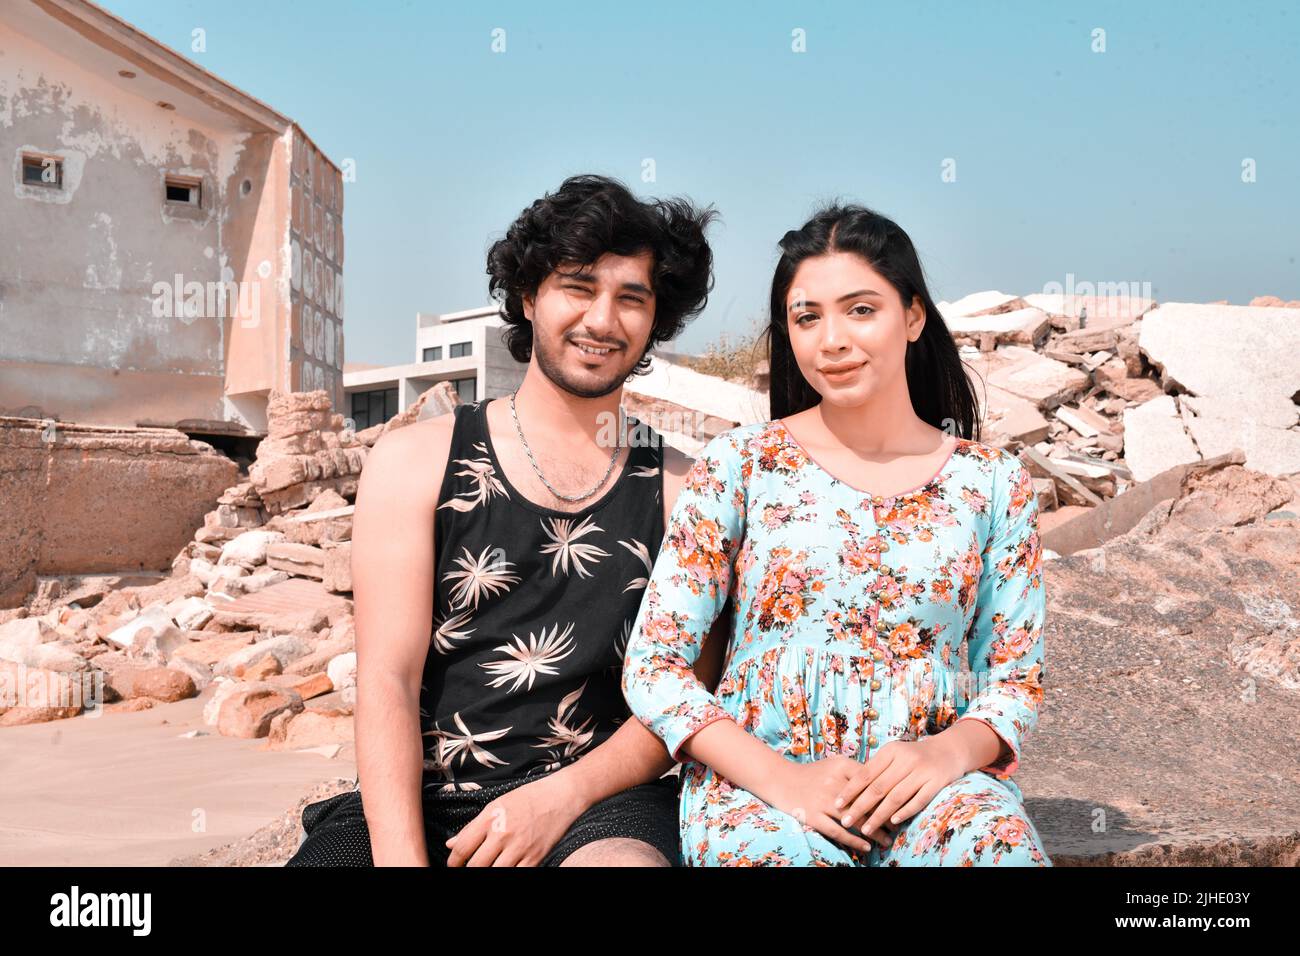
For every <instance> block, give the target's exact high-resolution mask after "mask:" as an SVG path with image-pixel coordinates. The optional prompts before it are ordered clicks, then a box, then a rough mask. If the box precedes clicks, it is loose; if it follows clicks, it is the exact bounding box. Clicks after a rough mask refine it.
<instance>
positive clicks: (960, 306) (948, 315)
mask: <svg viewBox="0 0 1300 956" xmlns="http://www.w3.org/2000/svg"><path fill="white" fill-rule="evenodd" d="M935 305H937V306H938V307H939V314H940V315H942V316H943V320H944V321H945V322H948V321H950V320H952V319H954V318H961V317H963V316H975V315H992V314H996V313H999V312H1014V311H1016V310H1017V309H1023V308H1025V307H1026V305H1027V303H1026V302H1025V300H1024V299H1022V298H1021V297H1020V296H1018V295H1008V294H1007V293H1005V292H996V291H992V290H989V291H986V292H972V293H971V294H970V295H966V296H962V297H961V298H960V299H958V300H957V301H956V302H936V303H935Z"/></svg>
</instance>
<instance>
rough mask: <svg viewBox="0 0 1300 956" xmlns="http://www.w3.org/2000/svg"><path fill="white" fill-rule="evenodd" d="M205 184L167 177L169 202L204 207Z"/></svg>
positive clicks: (194, 180)
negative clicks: (203, 193)
mask: <svg viewBox="0 0 1300 956" xmlns="http://www.w3.org/2000/svg"><path fill="white" fill-rule="evenodd" d="M202 192H203V184H202V183H201V182H199V181H198V180H197V179H183V178H181V177H179V176H168V177H167V201H168V202H172V203H180V204H181V205H184V206H200V205H202Z"/></svg>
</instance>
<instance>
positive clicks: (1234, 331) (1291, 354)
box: [1138, 302, 1300, 428]
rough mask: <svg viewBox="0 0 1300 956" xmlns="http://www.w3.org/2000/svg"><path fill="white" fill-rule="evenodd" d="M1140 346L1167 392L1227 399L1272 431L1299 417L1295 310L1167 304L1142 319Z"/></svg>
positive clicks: (1299, 341)
mask: <svg viewBox="0 0 1300 956" xmlns="http://www.w3.org/2000/svg"><path fill="white" fill-rule="evenodd" d="M1138 346H1139V348H1141V350H1142V352H1143V354H1145V355H1146V356H1147V358H1148V360H1149V361H1150V362H1151V363H1152V365H1154V366H1155V367H1156V368H1157V369H1158V370H1159V371H1160V373H1161V381H1162V383H1163V384H1164V386H1165V389H1166V390H1167V391H1168V390H1170V389H1174V388H1176V389H1177V390H1181V391H1186V392H1190V393H1191V394H1193V395H1197V396H1201V397H1203V398H1205V397H1215V398H1221V399H1225V400H1228V401H1230V402H1232V403H1233V407H1234V408H1235V410H1236V411H1235V414H1236V415H1237V416H1238V417H1239V418H1241V417H1244V416H1247V415H1249V416H1252V417H1253V418H1254V419H1255V420H1256V421H1257V422H1259V423H1260V424H1261V425H1269V426H1272V427H1275V428H1290V427H1291V426H1293V425H1295V424H1296V422H1297V417H1298V416H1300V410H1297V408H1296V405H1295V401H1294V396H1295V395H1296V393H1297V392H1300V362H1297V361H1296V358H1295V357H1296V355H1297V354H1298V353H1300V309H1285V308H1252V307H1251V306H1234V305H1202V304H1199V303H1191V302H1166V303H1164V304H1162V305H1160V306H1159V307H1158V308H1156V309H1153V310H1152V311H1151V312H1149V313H1148V314H1147V315H1146V316H1145V317H1144V318H1143V320H1142V331H1141V334H1140V335H1139V338H1138ZM1225 417H1226V416H1225Z"/></svg>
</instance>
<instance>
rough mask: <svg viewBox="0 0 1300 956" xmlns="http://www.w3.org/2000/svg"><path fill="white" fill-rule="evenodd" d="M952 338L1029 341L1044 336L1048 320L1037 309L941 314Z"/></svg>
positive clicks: (1032, 342)
mask: <svg viewBox="0 0 1300 956" xmlns="http://www.w3.org/2000/svg"><path fill="white" fill-rule="evenodd" d="M944 321H945V323H946V324H947V326H948V330H949V331H950V332H952V334H953V338H954V339H956V340H957V341H958V342H959V343H960V342H973V343H979V342H993V343H996V344H998V345H1003V344H1008V343H1017V344H1021V345H1033V344H1035V343H1036V342H1039V341H1041V340H1043V339H1044V338H1046V337H1047V333H1048V331H1049V327H1050V325H1051V321H1050V320H1049V319H1048V317H1047V314H1046V313H1045V312H1042V311H1040V310H1039V309H1015V310H1014V311H1010V312H998V313H994V314H992V315H990V314H986V313H982V314H979V315H954V316H951V317H948V316H946V315H945V317H944Z"/></svg>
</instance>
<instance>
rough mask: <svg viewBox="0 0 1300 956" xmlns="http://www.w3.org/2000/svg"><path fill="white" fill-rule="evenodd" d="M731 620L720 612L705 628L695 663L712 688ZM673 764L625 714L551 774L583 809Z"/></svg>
mask: <svg viewBox="0 0 1300 956" xmlns="http://www.w3.org/2000/svg"><path fill="white" fill-rule="evenodd" d="M730 625H731V615H730V614H729V613H725V612H724V613H723V614H722V615H721V616H720V617H719V618H718V620H717V621H716V622H715V623H714V625H713V628H712V630H710V631H709V636H708V638H707V639H706V640H705V642H704V647H703V648H701V650H700V657H699V660H697V661H696V662H695V668H694V670H695V675H696V676H697V677H699V679H700V681H701V682H702V683H703V684H704V685H705V686H706V687H708V688H709V690H711V691H712V690H714V689H715V688H716V687H717V686H718V679H719V678H720V677H721V674H722V659H723V654H724V652H725V650H726V647H727V640H728V638H729V636H730ZM675 763H676V761H675V760H673V759H672V758H671V757H669V756H668V750H667V749H666V748H665V747H664V742H663V741H662V740H660V739H659V738H658V737H657V736H656V735H655V734H654V733H653V732H652V731H650V730H649V729H648V728H647V727H646V726H645V725H644V724H643V723H641V721H639V720H637V719H636V717H632V716H630V717H628V718H627V720H625V721H624V722H623V724H622V726H621V727H619V728H618V730H616V731H615V732H614V733H613V734H611V735H610V737H609V739H607V740H606V741H605V742H604V743H602V744H600V745H599V746H597V747H595V748H593V749H592V750H591V752H589V753H587V754H585V755H583V756H582V757H579V758H578V759H577V760H575V761H574V762H573V763H571V764H569V765H567V766H565V767H561V768H560V769H559V770H557V771H555V773H554V774H553V776H554V777H555V778H556V780H557V781H558V780H561V779H562V780H564V782H565V783H566V784H568V786H569V788H570V790H569V792H570V793H571V794H572V795H573V799H574V801H575V802H576V804H577V806H579V807H582V808H583V809H585V808H587V807H590V806H593V805H595V804H597V803H599V802H600V801H601V800H604V799H605V798H607V797H612V796H613V795H614V794H616V793H619V792H621V791H623V790H626V789H627V788H628V787H634V786H636V785H637V784H640V783H649V782H651V781H653V780H657V779H658V778H659V777H662V776H663V775H664V774H666V773H667V772H668V771H669V770H671V769H672V768H673V765H674V764H675Z"/></svg>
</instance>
